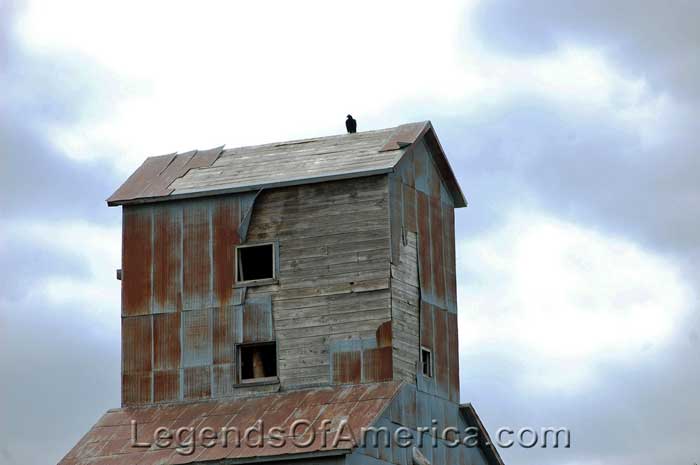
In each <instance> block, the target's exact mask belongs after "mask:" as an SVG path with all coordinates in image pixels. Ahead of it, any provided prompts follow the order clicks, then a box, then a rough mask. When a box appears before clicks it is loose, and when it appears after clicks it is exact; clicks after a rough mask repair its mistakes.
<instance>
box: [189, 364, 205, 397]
mask: <svg viewBox="0 0 700 465" xmlns="http://www.w3.org/2000/svg"><path fill="white" fill-rule="evenodd" d="M183 388H184V393H183V397H184V398H185V400H193V399H205V398H207V397H211V366H198V367H190V368H185V370H184V386H183Z"/></svg>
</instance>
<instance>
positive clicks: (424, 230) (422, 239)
mask: <svg viewBox="0 0 700 465" xmlns="http://www.w3.org/2000/svg"><path fill="white" fill-rule="evenodd" d="M416 194H417V196H418V197H417V199H416V200H417V202H416V207H417V209H416V215H417V218H416V219H417V220H418V273H419V277H420V289H421V299H427V300H428V301H429V302H433V298H432V295H433V277H432V275H431V272H430V271H431V268H432V258H431V250H432V249H431V245H430V223H429V220H430V207H429V202H428V201H429V199H428V196H427V195H425V194H424V193H423V192H418V191H417V192H416Z"/></svg>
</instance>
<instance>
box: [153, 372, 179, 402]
mask: <svg viewBox="0 0 700 465" xmlns="http://www.w3.org/2000/svg"><path fill="white" fill-rule="evenodd" d="M178 399H180V370H165V371H155V372H153V401H154V402H171V401H176V400H178Z"/></svg>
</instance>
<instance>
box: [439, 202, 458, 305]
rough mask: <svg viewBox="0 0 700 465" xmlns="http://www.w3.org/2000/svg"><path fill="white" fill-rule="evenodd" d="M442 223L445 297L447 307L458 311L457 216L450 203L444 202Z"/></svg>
mask: <svg viewBox="0 0 700 465" xmlns="http://www.w3.org/2000/svg"><path fill="white" fill-rule="evenodd" d="M442 224H443V232H444V242H443V247H444V251H445V255H444V256H445V297H446V300H447V309H448V310H449V311H450V312H453V313H457V268H456V267H457V260H456V254H455V235H454V228H455V217H454V209H453V208H452V206H450V205H446V204H444V203H443V204H442Z"/></svg>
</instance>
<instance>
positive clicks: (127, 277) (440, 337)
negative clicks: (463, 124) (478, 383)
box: [60, 122, 502, 465]
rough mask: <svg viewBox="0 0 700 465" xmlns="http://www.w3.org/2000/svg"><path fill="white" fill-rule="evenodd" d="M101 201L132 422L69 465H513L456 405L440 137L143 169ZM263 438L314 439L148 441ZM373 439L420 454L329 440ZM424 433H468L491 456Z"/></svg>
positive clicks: (356, 140) (451, 178)
mask: <svg viewBox="0 0 700 465" xmlns="http://www.w3.org/2000/svg"><path fill="white" fill-rule="evenodd" d="M107 202H108V204H109V205H110V206H122V212H123V223H122V224H123V226H122V228H123V229H122V231H123V232H122V269H121V270H119V273H118V276H119V277H120V278H121V286H122V305H121V309H122V376H121V379H122V406H121V408H119V409H113V410H109V411H108V412H106V413H105V414H104V416H103V417H102V418H101V419H100V420H99V421H98V422H97V424H96V425H95V426H94V427H93V428H92V429H91V430H90V431H89V432H88V433H87V434H86V435H85V436H84V437H83V438H82V439H81V440H80V441H79V442H78V444H77V445H76V446H75V447H74V448H73V449H72V450H71V451H70V452H69V453H68V455H67V456H66V457H65V458H64V459H63V460H62V461H61V462H60V463H61V464H64V465H71V464H75V465H77V464H107V463H108V464H110V465H118V464H124V465H127V464H129V465H132V464H144V465H145V464H153V465H156V464H174V463H216V464H218V463H222V464H224V463H250V462H260V461H270V462H277V463H282V462H283V463H291V462H295V463H297V464H299V465H305V464H311V463H313V464H321V463H322V464H328V465H346V464H347V465H359V464H368V465H387V464H390V463H393V464H396V465H412V464H413V463H417V464H419V465H424V464H425V463H429V464H434V465H444V464H448V465H453V464H455V465H456V464H460V465H483V464H488V465H497V464H502V461H501V459H500V457H499V455H498V452H497V451H496V449H495V447H494V446H493V445H491V444H490V443H489V442H488V435H487V433H486V431H485V429H484V427H483V425H482V424H481V422H480V420H479V418H478V416H477V415H476V412H475V411H474V409H473V407H472V406H471V405H470V404H461V405H460V396H459V347H458V337H457V292H456V272H455V234H454V209H455V208H460V207H464V206H466V201H465V198H464V196H463V194H462V191H461V189H460V187H459V185H458V182H457V179H456V178H455V175H454V173H453V171H452V169H451V168H450V165H449V163H448V161H447V158H446V156H445V154H444V152H443V149H442V147H441V146H440V143H439V141H438V139H437V136H436V134H435V131H434V129H433V127H432V125H431V124H430V123H429V122H421V123H411V124H405V125H401V126H398V127H395V128H389V129H384V130H377V131H367V132H359V133H356V134H344V135H340V136H331V137H322V138H315V139H307V140H298V141H291V142H282V143H274V144H267V145H259V146H252V147H241V148H235V149H224V148H223V147H218V148H214V149H209V150H195V151H191V152H187V153H181V154H170V155H163V156H157V157H150V158H148V159H147V160H146V161H145V162H144V163H143V164H142V165H141V167H139V168H138V169H137V170H136V171H135V172H134V173H133V174H132V175H131V176H130V177H129V178H128V179H127V180H126V182H124V184H123V185H122V186H121V187H120V188H119V189H118V190H117V191H116V192H115V193H114V194H113V195H112V196H111V197H110V198H109V199H108V201H107ZM300 419H301V420H303V421H301V422H298V424H296V428H294V429H293V431H292V429H290V426H291V425H292V424H293V423H294V422H295V421H296V420H300ZM433 420H435V421H433ZM258 421H259V424H263V425H264V428H265V430H264V434H263V435H264V436H266V437H267V436H268V434H267V433H266V432H267V430H268V429H269V428H270V427H273V426H277V427H280V428H281V430H282V431H283V436H285V437H286V438H287V439H307V438H308V439H309V441H301V440H298V441H289V440H288V441H286V442H285V443H284V444H283V445H282V446H275V447H273V446H271V445H268V444H257V445H254V446H253V445H250V444H236V445H234V444H222V443H221V442H220V441H218V439H221V438H216V439H215V440H212V441H210V443H209V444H206V447H205V445H203V444H199V442H200V440H199V439H197V440H196V441H195V442H194V443H193V445H192V446H191V447H190V448H189V450H187V453H183V450H182V449H183V448H182V447H178V444H177V443H176V441H173V444H171V445H169V446H168V447H161V445H159V444H156V443H154V442H153V438H154V433H155V432H156V430H157V429H158V428H163V427H164V428H167V429H168V430H169V431H175V430H177V429H178V428H181V427H189V428H192V430H193V431H197V430H203V429H204V428H205V427H209V428H211V429H212V430H214V431H217V432H218V431H220V430H221V428H222V427H228V428H229V429H233V428H235V429H238V430H239V431H244V430H246V429H247V428H249V427H251V426H253V425H254V424H256V422H258ZM135 425H136V426H135ZM321 425H323V427H324V428H326V429H327V430H328V431H329V432H330V433H331V434H330V435H329V436H328V439H327V440H324V439H323V438H322V437H321V435H320V434H315V432H318V431H319V430H320V428H321ZM371 426H374V427H386V428H387V430H388V431H389V432H390V433H393V432H396V430H397V428H403V429H404V431H406V430H407V431H408V435H409V436H410V437H411V438H413V441H412V442H411V446H410V447H401V446H399V445H397V444H396V443H394V442H392V443H391V444H390V445H388V446H387V445H385V444H366V443H365V444H363V443H359V442H355V441H352V440H350V439H349V438H348V436H347V434H343V435H342V437H341V435H338V437H339V438H340V440H339V441H333V440H332V439H333V433H334V432H335V433H337V432H339V430H341V429H343V430H344V429H349V432H350V433H351V435H352V436H354V437H355V438H358V439H359V437H360V435H361V434H360V431H361V428H363V427H371ZM421 426H427V427H432V426H436V427H437V431H441V430H442V429H443V428H444V427H446V426H451V427H456V428H457V429H458V430H459V431H464V430H465V429H467V428H469V427H471V428H473V429H476V430H478V436H479V446H478V447H464V446H460V447H448V444H449V443H450V441H453V440H454V439H455V438H454V437H451V436H453V435H454V434H453V433H451V432H450V433H446V434H443V433H442V432H438V433H437V434H433V436H438V437H437V438H431V437H430V434H431V433H428V436H427V437H426V438H425V439H423V440H422V441H419V440H418V436H420V435H421V433H419V431H420V427H421ZM346 427H347V428H346ZM135 428H137V433H138V442H137V443H136V444H135V443H134V437H133V436H134V429H135ZM346 432H347V431H343V433H346ZM219 436H220V434H219ZM214 442H216V445H212V444H213V443H214ZM260 442H263V441H260ZM307 443H308V444H307ZM149 444H150V445H149Z"/></svg>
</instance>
